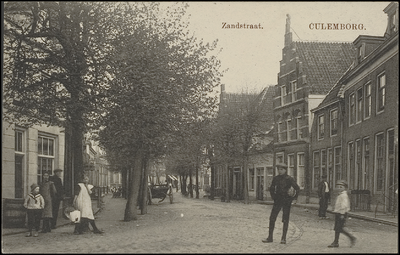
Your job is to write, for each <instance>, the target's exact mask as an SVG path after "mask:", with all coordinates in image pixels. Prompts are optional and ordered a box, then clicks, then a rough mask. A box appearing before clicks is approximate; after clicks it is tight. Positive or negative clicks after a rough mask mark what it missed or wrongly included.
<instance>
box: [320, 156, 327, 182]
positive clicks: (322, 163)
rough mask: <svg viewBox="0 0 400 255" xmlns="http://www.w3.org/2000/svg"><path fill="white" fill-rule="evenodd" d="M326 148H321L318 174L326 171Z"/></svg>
mask: <svg viewBox="0 0 400 255" xmlns="http://www.w3.org/2000/svg"><path fill="white" fill-rule="evenodd" d="M326 159H327V158H326V150H321V172H320V176H322V175H324V174H327V172H326Z"/></svg>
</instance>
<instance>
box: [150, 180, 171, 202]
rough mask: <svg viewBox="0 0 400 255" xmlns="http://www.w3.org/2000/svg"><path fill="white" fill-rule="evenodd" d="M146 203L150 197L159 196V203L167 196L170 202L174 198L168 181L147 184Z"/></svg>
mask: <svg viewBox="0 0 400 255" xmlns="http://www.w3.org/2000/svg"><path fill="white" fill-rule="evenodd" d="M148 192H149V193H148V196H147V197H148V204H151V199H152V198H159V199H160V201H158V202H159V203H161V202H162V201H164V199H165V198H166V197H167V196H168V197H169V202H170V203H171V204H172V202H173V200H174V195H173V193H172V186H171V184H169V183H166V184H160V185H149V187H148Z"/></svg>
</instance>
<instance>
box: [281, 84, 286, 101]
mask: <svg viewBox="0 0 400 255" xmlns="http://www.w3.org/2000/svg"><path fill="white" fill-rule="evenodd" d="M285 96H286V87H285V86H282V87H281V105H284V104H285Z"/></svg>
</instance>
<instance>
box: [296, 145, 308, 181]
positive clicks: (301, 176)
mask: <svg viewBox="0 0 400 255" xmlns="http://www.w3.org/2000/svg"><path fill="white" fill-rule="evenodd" d="M301 156H302V157H303V159H302V160H300V158H301ZM305 159H306V155H305V153H304V152H298V153H297V162H296V163H297V180H296V181H297V184H298V185H299V187H300V189H304V188H305V173H304V169H305Z"/></svg>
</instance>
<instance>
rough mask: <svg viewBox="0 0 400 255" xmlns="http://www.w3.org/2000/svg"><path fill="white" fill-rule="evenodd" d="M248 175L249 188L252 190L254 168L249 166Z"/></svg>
mask: <svg viewBox="0 0 400 255" xmlns="http://www.w3.org/2000/svg"><path fill="white" fill-rule="evenodd" d="M249 175H250V178H249V182H250V183H249V184H250V185H249V189H250V190H254V168H250V169H249Z"/></svg>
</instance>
